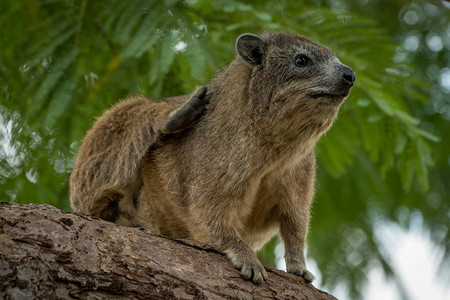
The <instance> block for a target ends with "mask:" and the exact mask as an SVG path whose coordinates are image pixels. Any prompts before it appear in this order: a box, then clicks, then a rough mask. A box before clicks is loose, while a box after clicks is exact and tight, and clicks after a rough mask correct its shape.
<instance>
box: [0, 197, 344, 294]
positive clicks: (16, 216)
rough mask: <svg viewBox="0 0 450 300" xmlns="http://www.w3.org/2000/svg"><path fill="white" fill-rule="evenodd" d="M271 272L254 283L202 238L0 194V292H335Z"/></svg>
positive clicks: (274, 271)
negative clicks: (8, 199) (152, 231)
mask: <svg viewBox="0 0 450 300" xmlns="http://www.w3.org/2000/svg"><path fill="white" fill-rule="evenodd" d="M268 273H269V279H268V280H267V281H266V282H265V283H264V284H263V285H261V286H256V285H254V284H253V283H251V282H249V281H246V280H244V279H243V278H242V277H241V276H240V273H239V272H238V271H237V270H236V269H235V268H233V266H232V265H231V264H230V263H229V262H228V260H227V259H226V257H225V256H224V255H222V254H220V253H218V252H217V251H215V250H214V249H212V248H211V247H209V246H207V245H202V244H199V243H196V242H192V241H185V240H181V241H180V240H173V239H170V238H166V237H162V236H157V235H153V234H150V233H149V232H147V231H146V230H142V229H137V228H129V227H122V226H118V225H116V224H113V223H110V222H106V221H103V220H100V219H95V218H91V217H88V216H84V215H79V214H73V213H67V212H63V211H61V210H59V209H57V208H55V207H52V206H49V205H42V204H30V205H19V204H9V203H6V202H0V298H1V299H36V298H40V299H42V298H44V299H54V298H58V299H61V298H63V299H71V298H75V299H222V298H225V299H267V298H271V299H336V298H334V297H333V296H331V295H329V294H327V293H325V292H322V291H320V290H317V289H316V288H314V287H313V286H312V285H311V284H307V283H305V281H304V280H303V279H302V278H299V277H296V276H294V275H291V274H287V273H285V272H282V271H278V270H274V269H268Z"/></svg>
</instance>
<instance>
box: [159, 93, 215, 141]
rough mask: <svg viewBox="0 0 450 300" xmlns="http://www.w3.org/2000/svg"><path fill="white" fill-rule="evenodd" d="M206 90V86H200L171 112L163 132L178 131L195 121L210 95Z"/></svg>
mask: <svg viewBox="0 0 450 300" xmlns="http://www.w3.org/2000/svg"><path fill="white" fill-rule="evenodd" d="M206 92H207V88H206V87H202V88H200V89H199V90H198V91H197V92H196V93H195V94H194V95H193V96H192V97H191V98H190V99H189V100H188V101H187V102H186V103H184V104H183V106H181V107H180V108H179V109H177V110H175V111H174V112H172V114H171V115H170V116H169V119H168V120H167V122H166V124H164V129H163V130H164V132H165V133H175V132H179V131H181V130H183V129H186V128H188V127H190V126H191V125H192V124H193V123H194V122H195V121H197V120H198V119H199V118H200V117H201V116H202V115H203V113H204V111H205V107H206V105H207V104H208V103H209V100H210V98H211V95H208V96H207V94H206Z"/></svg>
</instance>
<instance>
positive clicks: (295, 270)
mask: <svg viewBox="0 0 450 300" xmlns="http://www.w3.org/2000/svg"><path fill="white" fill-rule="evenodd" d="M288 272H289V273H292V274H294V275H297V276H300V277H303V279H305V281H306V282H307V283H311V282H313V280H314V278H315V277H314V275H313V274H311V272H309V271H308V270H306V269H305V268H302V267H300V266H297V267H292V268H290V269H288Z"/></svg>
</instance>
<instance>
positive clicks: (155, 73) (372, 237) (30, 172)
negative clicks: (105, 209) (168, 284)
mask: <svg viewBox="0 0 450 300" xmlns="http://www.w3.org/2000/svg"><path fill="white" fill-rule="evenodd" d="M449 20H450V4H449V2H448V1H424V0H418V1H404V0H390V1H385V0H383V1H381V0H380V1H374V0H348V1H344V0H336V1H331V0H329V1H325V0H323V1H320V0H319V1H303V0H295V1H284V0H280V1H233V0H231V1H230V0H228V1H225V0H222V1H203V0H198V1H187V0H186V1H176V0H166V1H143V0H141V1H140V0H134V1H126V0H111V1H87V0H84V1H71V0H66V1H57V0H47V1H45V0H41V1H35V0H34V1H31V0H30V1H27V0H2V1H1V2H0V28H1V29H0V33H1V34H0V200H6V201H10V202H17V203H29V202H37V203H48V204H52V205H55V206H57V207H59V208H61V209H64V210H70V207H69V200H68V197H69V195H68V194H69V189H68V178H69V174H70V172H71V168H72V166H73V163H74V159H75V156H76V153H77V149H78V148H79V146H80V144H81V141H82V138H83V136H84V134H85V133H86V131H87V130H88V129H89V128H90V127H91V126H92V124H93V122H94V120H95V118H96V117H98V116H100V115H101V114H102V111H104V110H105V109H106V108H108V107H110V106H111V105H112V104H114V103H115V102H116V101H117V100H119V99H121V98H124V97H128V96H130V95H136V94H146V95H148V96H151V97H166V96H173V95H180V94H185V93H189V92H191V91H192V90H193V89H194V88H195V87H196V86H198V85H203V84H205V83H206V82H208V81H209V80H210V79H211V78H212V76H214V74H215V73H216V72H217V71H218V70H220V69H221V68H223V67H224V66H225V65H226V64H227V63H228V62H229V61H231V60H232V59H233V57H234V56H235V53H234V42H235V39H236V37H237V36H239V35H240V34H241V33H244V32H253V33H259V32H263V31H282V32H296V33H300V34H303V35H306V36H308V37H309V38H311V39H312V40H314V41H316V42H318V43H322V44H325V45H327V46H328V47H330V48H332V49H333V50H334V51H335V52H336V53H337V55H338V56H339V58H340V60H341V61H342V62H343V63H344V64H347V65H349V66H351V67H352V68H353V69H354V70H355V72H356V74H357V76H358V79H357V83H356V86H355V87H354V88H353V91H352V93H351V95H350V97H349V99H348V100H347V101H346V102H345V104H344V105H343V106H342V108H341V112H340V114H339V118H338V120H337V122H336V123H335V125H334V127H333V128H332V129H331V130H330V131H329V132H328V133H327V134H326V135H325V136H324V137H323V138H322V140H321V141H320V142H319V144H318V146H317V149H316V152H317V155H318V165H319V171H318V179H317V194H316V202H315V204H314V207H313V218H312V223H311V229H310V234H309V237H308V256H309V257H310V258H311V260H310V261H309V262H311V263H312V264H317V267H318V269H319V270H320V272H319V271H316V275H317V272H319V274H318V275H319V276H318V277H319V280H318V281H316V285H319V286H320V287H321V288H324V289H326V290H329V291H332V292H334V291H336V293H338V294H339V295H344V297H346V298H349V299H369V298H370V297H372V296H369V295H368V293H369V292H368V290H369V289H370V285H371V284H372V282H371V279H370V278H371V275H370V274H372V273H371V272H373V270H382V273H383V274H384V275H383V276H385V277H383V278H385V280H386V282H390V284H393V285H394V287H395V288H396V289H397V292H396V295H397V296H396V297H397V298H398V299H418V298H415V297H417V296H415V295H414V293H413V292H412V291H411V290H410V289H409V288H408V285H407V284H405V282H407V281H408V280H407V279H406V278H405V275H403V274H402V272H401V271H399V268H397V267H396V265H395V262H394V259H393V257H395V251H393V250H392V249H393V248H392V247H391V246H390V245H391V244H392V241H391V242H389V239H387V238H386V235H388V233H389V232H391V231H392V232H393V231H395V230H397V231H398V230H399V228H400V229H401V230H403V232H411V231H414V232H416V233H418V234H419V235H421V236H422V237H423V238H422V239H423V240H425V241H426V243H428V244H429V245H430V247H431V248H430V249H438V250H436V251H438V252H439V253H442V254H441V255H440V256H439V257H438V258H439V259H436V260H434V261H433V262H431V263H432V264H434V265H435V266H434V269H435V270H436V272H435V274H434V275H433V276H436V278H437V279H436V281H439V282H440V283H439V284H440V285H441V286H442V285H443V286H448V285H449V284H450V275H449V273H450V271H449V270H450V259H449V258H450V255H449V249H450V248H449V247H450V237H449V233H448V229H449V225H450V221H449V220H450V208H449V206H450V190H449V189H450V184H449V183H450V151H449V150H450V123H449V120H450V97H449V96H450V22H449ZM417 224H418V225H417ZM386 226H387V227H386ZM380 228H381V229H380ZM386 228H387V229H386ZM424 236H425V237H424ZM394 237H395V236H394ZM394 239H395V238H394ZM277 243H278V242H277V240H273V241H272V242H271V243H270V244H269V245H268V246H267V247H266V248H265V249H264V250H263V251H261V253H260V257H261V259H262V260H263V261H265V262H266V264H267V265H271V266H275V264H276V260H275V254H274V249H275V248H276V247H277V246H276V245H277ZM411 251H414V249H411ZM407 276H417V277H419V278H420V276H421V274H420V272H419V274H410V275H407ZM384 299H386V298H384ZM430 299H432V298H430Z"/></svg>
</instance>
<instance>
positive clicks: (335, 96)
mask: <svg viewBox="0 0 450 300" xmlns="http://www.w3.org/2000/svg"><path fill="white" fill-rule="evenodd" d="M348 94H350V89H347V90H345V91H341V92H336V93H331V92H318V93H312V94H309V97H311V98H313V99H317V98H332V99H336V100H337V99H344V98H345V97H347V96H348Z"/></svg>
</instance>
